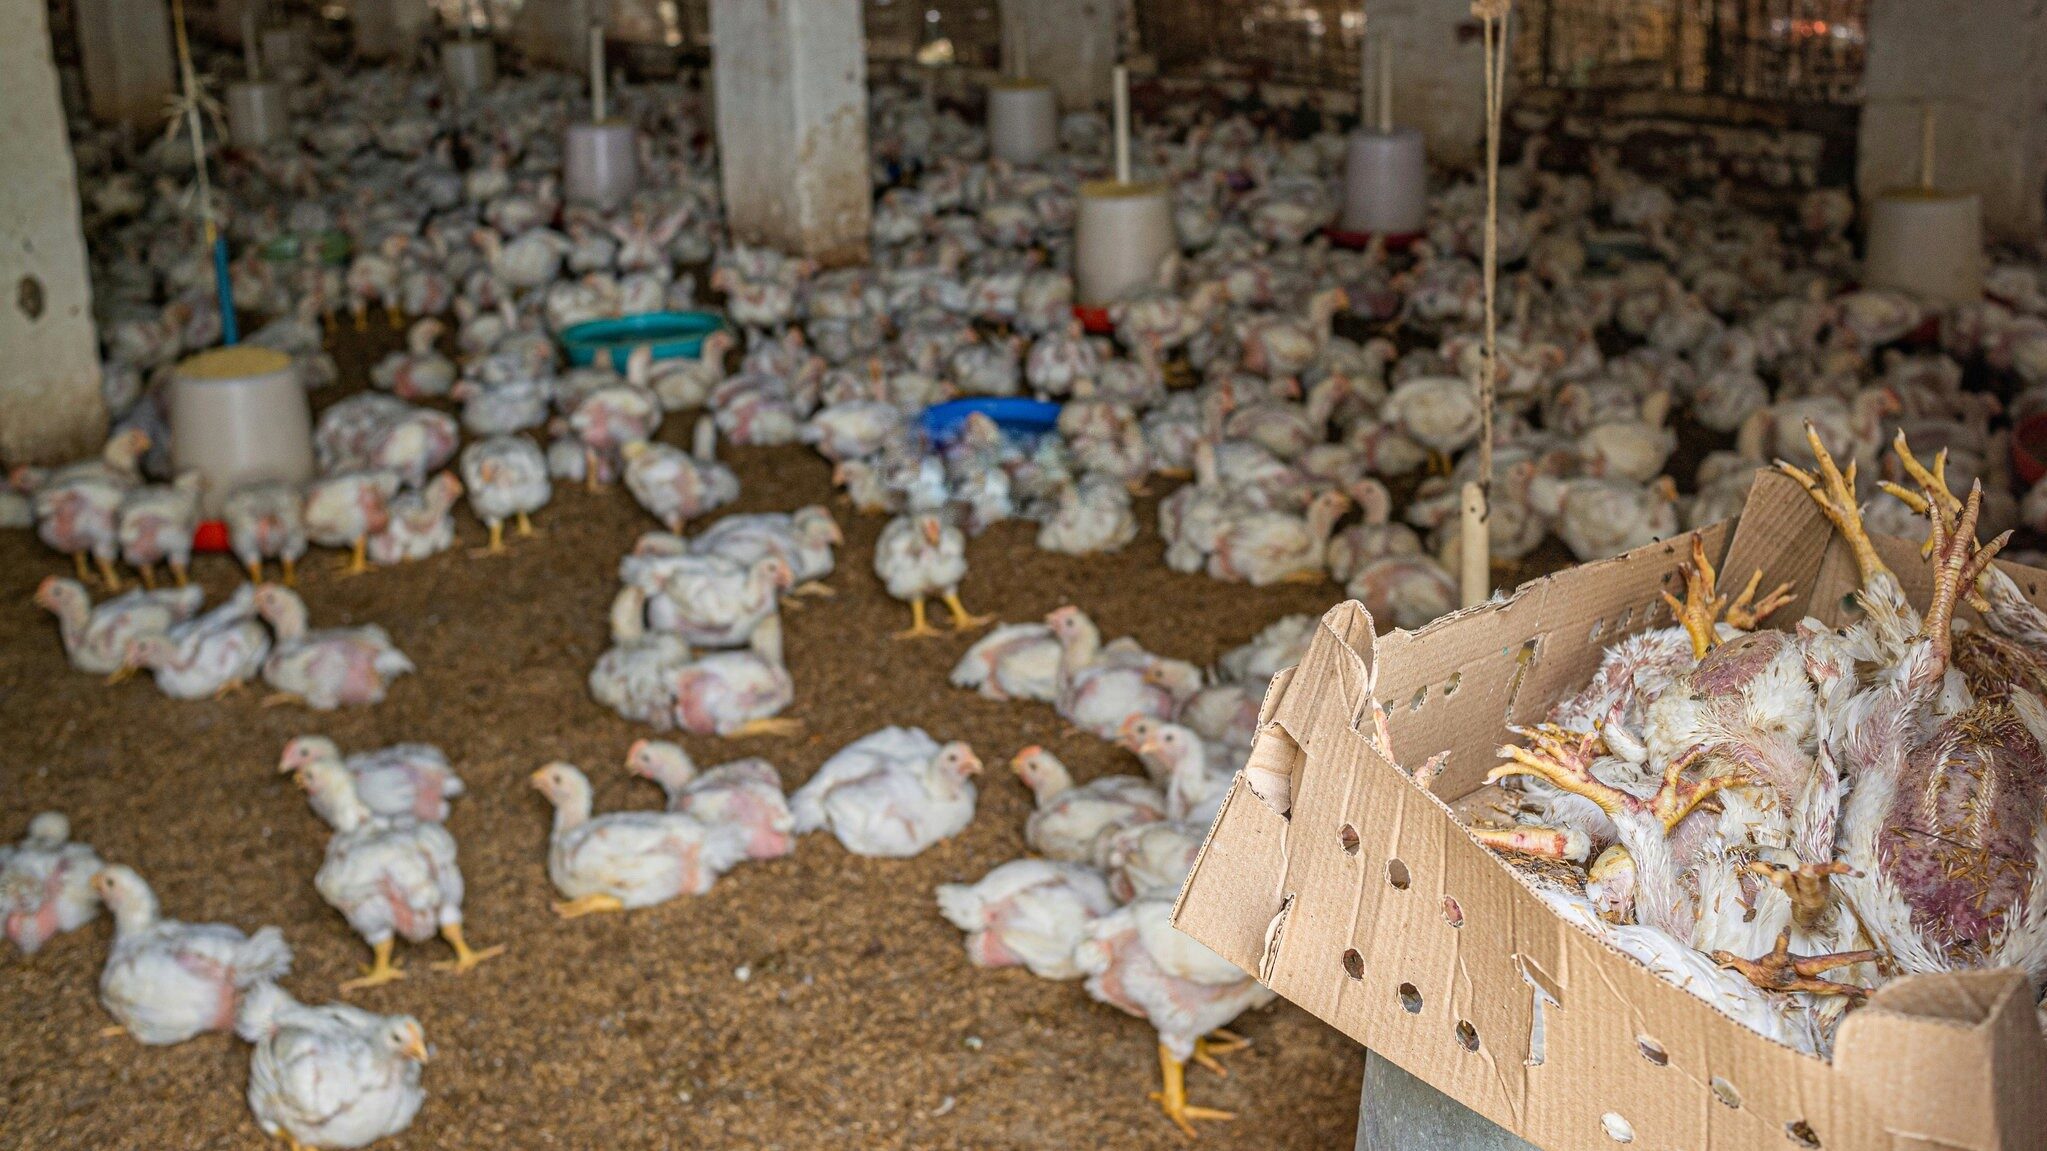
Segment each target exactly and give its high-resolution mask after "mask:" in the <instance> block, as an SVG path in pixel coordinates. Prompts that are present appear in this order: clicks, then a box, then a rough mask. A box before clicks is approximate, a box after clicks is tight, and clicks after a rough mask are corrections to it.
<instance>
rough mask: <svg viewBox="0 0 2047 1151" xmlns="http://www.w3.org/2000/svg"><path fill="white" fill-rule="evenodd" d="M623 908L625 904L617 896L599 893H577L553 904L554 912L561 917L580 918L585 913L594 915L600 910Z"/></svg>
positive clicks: (621, 909)
mask: <svg viewBox="0 0 2047 1151" xmlns="http://www.w3.org/2000/svg"><path fill="white" fill-rule="evenodd" d="M624 910H625V904H624V903H621V902H620V901H619V898H618V896H616V895H604V894H601V893H599V894H594V895H579V896H577V897H576V898H574V899H568V900H561V901H558V902H557V903H555V905H554V913H555V914H556V915H559V916H561V917H562V918H563V919H581V918H582V917H583V916H585V915H594V914H596V913H597V912H600V911H624Z"/></svg>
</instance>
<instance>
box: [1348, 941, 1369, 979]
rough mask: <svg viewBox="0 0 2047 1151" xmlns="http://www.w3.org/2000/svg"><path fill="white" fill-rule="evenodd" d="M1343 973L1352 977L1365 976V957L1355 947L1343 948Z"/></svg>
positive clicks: (1360, 977) (1359, 977)
mask: <svg viewBox="0 0 2047 1151" xmlns="http://www.w3.org/2000/svg"><path fill="white" fill-rule="evenodd" d="M1343 973H1344V974H1345V975H1348V976H1350V977H1351V978H1352V979H1363V978H1364V977H1365V957H1364V956H1363V955H1362V954H1360V953H1359V952H1358V949H1357V948H1355V947H1346V948H1344V949H1343Z"/></svg>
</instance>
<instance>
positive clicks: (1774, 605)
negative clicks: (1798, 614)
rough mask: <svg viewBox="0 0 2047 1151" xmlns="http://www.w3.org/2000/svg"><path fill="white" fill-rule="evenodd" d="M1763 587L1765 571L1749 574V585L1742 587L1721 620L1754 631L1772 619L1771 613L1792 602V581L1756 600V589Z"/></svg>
mask: <svg viewBox="0 0 2047 1151" xmlns="http://www.w3.org/2000/svg"><path fill="white" fill-rule="evenodd" d="M1762 585H1763V569H1761V568H1757V569H1756V570H1755V571H1753V572H1750V573H1749V577H1748V583H1746V584H1744V585H1742V589H1741V594H1740V595H1738V596H1735V597H1734V602H1733V603H1731V604H1729V605H1727V614H1726V615H1724V616H1722V617H1721V618H1723V619H1725V620H1726V621H1727V622H1728V623H1730V624H1733V625H1734V626H1735V627H1738V628H1740V629H1741V630H1743V631H1754V630H1756V625H1757V624H1759V623H1761V622H1763V621H1764V620H1765V619H1768V618H1769V617H1770V613H1772V612H1774V611H1776V610H1777V609H1778V608H1780V607H1783V606H1784V605H1785V604H1788V603H1790V602H1791V588H1792V584H1791V581H1790V580H1785V581H1784V582H1783V583H1780V584H1778V585H1777V586H1776V587H1774V588H1771V589H1770V592H1769V594H1768V595H1765V596H1764V597H1763V598H1762V599H1760V600H1758V599H1757V598H1756V589H1757V588H1759V587H1761V586H1762Z"/></svg>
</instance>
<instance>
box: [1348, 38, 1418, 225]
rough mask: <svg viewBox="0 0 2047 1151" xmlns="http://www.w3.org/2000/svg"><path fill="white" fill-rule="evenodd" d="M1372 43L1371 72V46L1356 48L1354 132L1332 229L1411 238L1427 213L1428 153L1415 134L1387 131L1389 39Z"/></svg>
mask: <svg viewBox="0 0 2047 1151" xmlns="http://www.w3.org/2000/svg"><path fill="white" fill-rule="evenodd" d="M1376 42H1377V44H1378V45H1379V52H1378V62H1377V66H1376V67H1375V66H1374V65H1373V61H1372V50H1371V44H1372V43H1373V41H1370V40H1367V41H1366V42H1364V43H1363V44H1362V45H1360V54H1359V61H1358V63H1359V68H1358V75H1359V78H1360V79H1359V84H1358V130H1357V131H1355V132H1352V133H1351V134H1350V139H1349V143H1348V146H1347V147H1346V148H1345V153H1344V165H1343V215H1342V217H1341V218H1340V220H1339V221H1338V227H1340V228H1342V229H1343V230H1344V231H1346V232H1358V233H1369V234H1371V235H1374V236H1405V235H1412V234H1413V233H1416V232H1419V231H1421V230H1422V223H1423V221H1424V219H1425V218H1426V216H1427V213H1428V178H1429V164H1428V153H1427V150H1426V149H1425V148H1424V147H1423V145H1422V134H1421V132H1420V131H1419V130H1417V129H1414V128H1396V127H1394V126H1393V39H1392V37H1390V36H1381V37H1379V38H1378V39H1377V41H1376ZM1368 123H1376V125H1377V127H1376V128H1367V127H1366V124H1368Z"/></svg>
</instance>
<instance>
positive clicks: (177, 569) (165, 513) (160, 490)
mask: <svg viewBox="0 0 2047 1151" xmlns="http://www.w3.org/2000/svg"><path fill="white" fill-rule="evenodd" d="M199 488H200V478H199V473H198V472H186V473H185V474H183V475H181V476H179V477H178V478H177V480H176V481H175V482H172V483H168V484H146V485H144V486H142V487H138V488H133V489H131V490H130V491H129V492H128V494H127V496H126V497H124V498H123V499H122V500H121V521H120V526H119V528H118V529H117V531H118V533H119V536H120V540H121V558H122V559H123V560H125V561H127V564H128V566H129V567H132V568H134V569H135V570H136V571H138V572H140V573H142V586H144V587H149V588H153V587H155V586H156V565H157V564H159V563H163V564H168V565H169V566H170V569H171V578H172V579H173V580H175V581H176V582H177V585H178V586H179V587H184V586H185V583H186V580H187V578H188V576H187V572H188V571H189V570H190V569H191V565H192V534H193V533H194V532H195V531H197V530H198V527H199Z"/></svg>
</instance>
